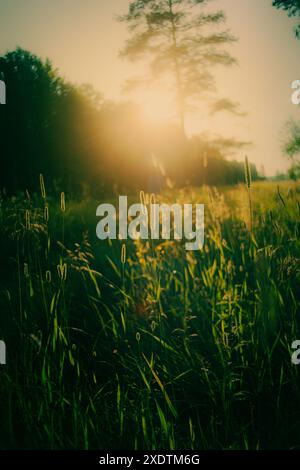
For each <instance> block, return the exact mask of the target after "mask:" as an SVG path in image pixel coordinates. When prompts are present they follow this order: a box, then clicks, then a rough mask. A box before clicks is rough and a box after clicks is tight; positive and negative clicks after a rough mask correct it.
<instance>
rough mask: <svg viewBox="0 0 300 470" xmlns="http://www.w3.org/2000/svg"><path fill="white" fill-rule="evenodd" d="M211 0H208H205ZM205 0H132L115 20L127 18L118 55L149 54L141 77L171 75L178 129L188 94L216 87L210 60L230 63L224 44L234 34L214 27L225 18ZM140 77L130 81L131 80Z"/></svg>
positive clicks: (192, 95) (135, 57)
mask: <svg viewBox="0 0 300 470" xmlns="http://www.w3.org/2000/svg"><path fill="white" fill-rule="evenodd" d="M208 1H209V0H208ZM207 3H208V2H207V1H206V0H136V1H132V2H130V5H129V11H128V13H127V14H126V15H123V16H120V17H119V20H120V21H123V22H125V23H127V24H128V27H129V31H130V33H131V37H130V39H129V40H128V41H127V43H126V45H125V47H124V48H123V50H122V51H121V56H124V57H127V58H129V59H130V60H132V61H135V60H140V59H144V58H145V57H148V56H149V57H150V70H151V74H150V76H148V77H147V78H146V79H144V80H142V81H141V82H142V83H144V84H145V83H146V84H149V82H151V80H153V79H154V80H156V79H160V78H165V77H166V76H170V77H171V78H172V82H173V86H174V91H175V94H176V104H177V111H178V118H179V122H180V126H181V129H182V131H183V132H184V128H185V114H186V111H187V109H188V106H189V104H190V103H191V99H195V98H197V97H199V95H200V94H203V93H204V92H207V91H214V89H215V84H214V77H213V75H212V74H211V67H212V66H213V65H226V66H228V65H232V64H234V63H235V59H234V58H233V57H232V56H231V55H230V54H229V53H228V52H227V51H226V50H224V48H223V47H224V46H225V45H227V44H229V43H231V42H232V41H234V40H235V38H234V37H233V36H232V35H231V34H230V33H229V32H228V31H224V30H222V31H220V30H219V29H217V30H215V31H214V32H211V28H212V27H216V26H219V25H221V24H222V23H224V21H225V15H224V13H223V12H222V11H216V12H214V13H211V12H209V13H207V12H205V10H203V9H204V7H205V5H206V4H207ZM139 82H140V80H134V81H132V84H137V83H139Z"/></svg>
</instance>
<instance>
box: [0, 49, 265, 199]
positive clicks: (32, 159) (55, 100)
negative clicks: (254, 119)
mask: <svg viewBox="0 0 300 470" xmlns="http://www.w3.org/2000/svg"><path fill="white" fill-rule="evenodd" d="M0 80H4V81H5V84H6V92H7V104H6V105H5V106H0V143H1V144H0V145H1V147H0V148H1V160H0V161H1V171H0V188H1V189H4V188H5V190H6V192H8V193H14V192H16V191H18V190H25V189H28V190H30V191H34V190H36V189H37V185H38V181H39V174H40V173H42V174H43V175H44V177H45V179H46V180H47V187H48V188H55V187H56V189H57V188H59V189H64V190H68V191H72V192H75V193H79V192H80V191H82V190H84V188H88V190H89V191H93V192H95V193H101V192H112V191H126V190H135V189H141V188H143V189H146V190H149V191H158V190H160V189H162V188H163V187H165V186H166V185H167V186H170V187H173V186H176V187H180V186H185V185H188V184H192V185H201V184H214V185H217V184H235V183H238V182H240V181H242V180H243V179H244V168H243V163H240V162H236V161H229V160H227V159H226V158H225V157H226V154H227V152H228V151H229V150H232V149H233V148H235V149H240V150H241V149H242V146H243V144H242V143H238V142H236V141H234V140H222V139H219V140H215V141H213V142H207V141H206V140H205V139H204V138H201V137H192V138H187V137H186V136H185V135H183V134H182V131H181V130H180V128H179V127H177V126H176V125H174V124H170V123H166V124H165V125H164V126H161V125H160V126H158V125H157V126H155V125H152V126H151V125H149V123H147V124H146V123H145V121H144V119H143V115H142V111H141V109H139V108H138V107H137V106H136V105H135V104H133V103H130V102H125V103H113V102H108V101H105V100H104V99H103V97H102V96H101V95H100V94H98V93H96V92H95V90H93V88H92V87H91V86H89V85H86V86H82V87H75V86H73V85H72V84H70V83H69V82H67V81H66V80H65V79H63V78H62V77H60V75H59V74H58V72H57V71H56V70H54V69H53V67H52V65H51V63H50V62H49V61H48V60H47V61H42V60H41V59H40V58H38V57H37V56H35V55H33V54H31V53H30V52H28V51H25V50H23V49H20V48H18V49H16V50H15V51H12V52H8V53H6V54H5V55H4V56H3V57H1V58H0ZM252 177H253V179H256V178H257V171H256V168H255V166H254V165H252Z"/></svg>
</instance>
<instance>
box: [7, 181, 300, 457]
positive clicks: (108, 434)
mask: <svg viewBox="0 0 300 470" xmlns="http://www.w3.org/2000/svg"><path fill="white" fill-rule="evenodd" d="M299 194H300V187H299V185H297V184H296V183H294V182H290V181H285V182H280V183H275V182H268V181H266V182H255V183H253V184H251V183H250V181H247V182H246V183H245V184H240V185H238V186H232V187H229V186H228V187H219V188H213V187H208V186H202V187H201V188H187V189H178V190H176V189H172V190H171V189H170V190H166V191H165V192H163V193H162V194H160V195H156V198H157V200H158V201H163V202H166V203H175V202H179V203H184V202H198V203H204V204H205V244H204V248H203V250H201V251H186V250H185V248H184V241H183V242H179V241H174V240H164V241H156V240H155V241H151V240H150V241H144V240H143V241H132V240H130V241H129V240H128V241H126V244H124V243H122V241H111V240H108V241H100V240H98V239H97V237H96V232H95V229H96V223H97V218H96V207H97V206H98V204H99V203H101V202H110V201H96V200H94V199H93V198H91V197H86V198H84V199H82V200H78V199H75V198H72V196H71V195H68V194H64V193H62V194H57V196H55V195H54V196H53V195H52V196H48V195H47V187H45V184H44V180H43V178H41V194H39V195H31V194H28V193H27V194H26V195H24V194H19V195H18V196H15V197H6V196H3V197H1V206H0V240H1V252H2V253H1V267H0V279H1V291H0V332H1V338H0V339H1V340H4V341H5V343H6V346H7V364H6V365H5V366H3V365H2V366H0V377H1V380H0V396H1V402H0V420H1V426H0V446H1V448H2V449H7V448H11V449H12V448H13V449H15V448H19V449H78V448H80V449H116V448H117V449H148V450H150V449H194V450H195V449H197V450H201V449H277V448H300V427H299V424H300V399H299V397H300V395H299V392H300V382H299V371H300V369H299V367H297V366H295V365H293V364H292V363H291V354H292V350H291V344H292V342H293V341H294V340H296V339H300V331H299V327H300V319H299V303H300V289H299V281H300V242H299V222H300V205H299ZM149 196H150V195H146V199H147V201H148V202H149V200H150V197H149ZM137 198H138V199H139V195H135V194H133V195H132V200H133V201H136V200H137ZM116 200H117V197H116Z"/></svg>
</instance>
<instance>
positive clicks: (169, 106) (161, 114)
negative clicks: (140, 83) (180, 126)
mask: <svg viewBox="0 0 300 470" xmlns="http://www.w3.org/2000/svg"><path fill="white" fill-rule="evenodd" d="M134 98H135V100H136V101H137V102H138V103H139V105H140V106H141V108H142V109H143V112H144V115H145V118H146V119H148V120H149V121H151V122H155V123H157V122H159V123H162V122H165V121H168V120H171V119H176V107H175V105H174V102H173V99H172V94H171V93H168V91H166V90H160V89H152V88H151V89H149V90H141V91H137V92H136V93H135V96H134Z"/></svg>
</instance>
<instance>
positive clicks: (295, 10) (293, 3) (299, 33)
mask: <svg viewBox="0 0 300 470" xmlns="http://www.w3.org/2000/svg"><path fill="white" fill-rule="evenodd" d="M273 6H274V7H276V8H278V9H279V8H282V9H283V10H285V11H287V13H288V15H289V16H294V17H300V0H273ZM295 34H296V37H297V38H298V39H299V38H300V24H299V25H298V26H296V28H295Z"/></svg>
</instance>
